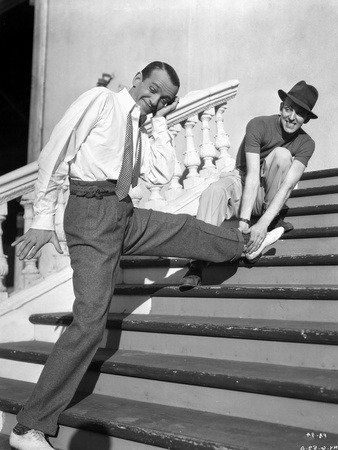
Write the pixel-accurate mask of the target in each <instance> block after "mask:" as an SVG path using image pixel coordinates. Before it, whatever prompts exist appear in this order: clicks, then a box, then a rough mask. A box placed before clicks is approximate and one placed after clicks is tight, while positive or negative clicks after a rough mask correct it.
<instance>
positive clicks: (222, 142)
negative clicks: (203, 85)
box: [215, 104, 236, 172]
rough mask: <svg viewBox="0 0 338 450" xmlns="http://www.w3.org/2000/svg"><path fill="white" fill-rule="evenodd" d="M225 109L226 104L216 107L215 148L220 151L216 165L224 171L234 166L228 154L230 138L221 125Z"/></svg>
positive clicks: (233, 160)
mask: <svg viewBox="0 0 338 450" xmlns="http://www.w3.org/2000/svg"><path fill="white" fill-rule="evenodd" d="M226 109H227V105H226V104H225V105H222V106H219V107H217V108H216V136H215V143H216V148H217V150H218V151H219V152H220V155H219V158H218V160H217V161H216V167H217V169H219V170H223V171H224V172H230V171H231V170H233V169H234V167H235V163H236V161H235V159H234V158H233V157H232V156H230V154H229V148H230V145H231V144H230V139H229V135H228V134H226V132H225V130H224V125H223V113H224V111H225V110H226Z"/></svg>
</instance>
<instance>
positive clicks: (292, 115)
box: [290, 109, 296, 120]
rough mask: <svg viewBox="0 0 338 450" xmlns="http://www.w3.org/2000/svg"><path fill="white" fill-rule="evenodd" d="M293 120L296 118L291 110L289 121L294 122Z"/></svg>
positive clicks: (294, 112)
mask: <svg viewBox="0 0 338 450" xmlns="http://www.w3.org/2000/svg"><path fill="white" fill-rule="evenodd" d="M295 118H296V111H295V110H294V109H293V110H292V111H291V113H290V119H291V120H295Z"/></svg>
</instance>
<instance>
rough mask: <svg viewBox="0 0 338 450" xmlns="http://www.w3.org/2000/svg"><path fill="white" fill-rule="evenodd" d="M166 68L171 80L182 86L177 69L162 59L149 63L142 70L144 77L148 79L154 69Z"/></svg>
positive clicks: (174, 83)
mask: <svg viewBox="0 0 338 450" xmlns="http://www.w3.org/2000/svg"><path fill="white" fill-rule="evenodd" d="M158 69H160V70H165V71H166V72H167V74H168V76H169V78H170V81H171V82H172V83H173V85H174V86H176V87H178V88H179V87H180V79H179V78H178V75H177V73H176V70H175V69H174V68H173V67H171V66H170V65H169V64H167V63H165V62H162V61H153V62H151V63H150V64H148V65H147V66H146V67H145V68H144V69H143V70H141V73H142V76H143V79H146V78H148V77H150V75H151V74H152V72H153V71H154V70H158Z"/></svg>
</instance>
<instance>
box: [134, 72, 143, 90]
mask: <svg viewBox="0 0 338 450" xmlns="http://www.w3.org/2000/svg"><path fill="white" fill-rule="evenodd" d="M142 81H143V75H142V72H137V74H136V75H135V76H134V78H133V86H134V87H135V86H137V85H138V84H139V83H141V82H142Z"/></svg>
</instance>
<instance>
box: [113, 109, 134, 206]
mask: <svg viewBox="0 0 338 450" xmlns="http://www.w3.org/2000/svg"><path fill="white" fill-rule="evenodd" d="M138 159H139V155H138ZM132 179H133V125H132V121H131V113H129V114H128V116H127V127H126V138H125V141H124V153H123V160H122V166H121V171H120V174H119V178H118V180H117V184H116V189H115V194H116V196H117V198H118V199H119V200H123V199H124V198H125V197H127V195H128V192H129V189H130V185H131V182H132ZM133 184H134V183H133Z"/></svg>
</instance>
